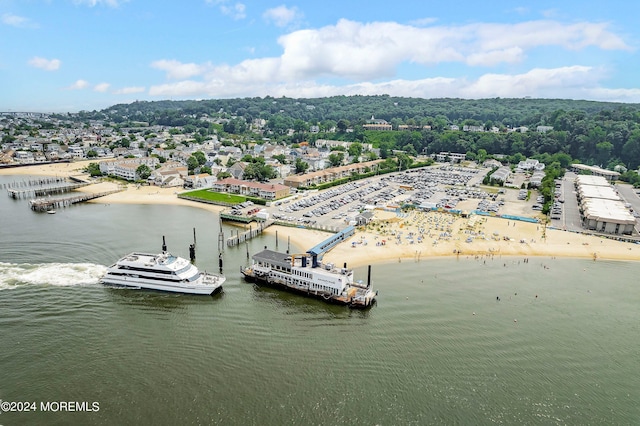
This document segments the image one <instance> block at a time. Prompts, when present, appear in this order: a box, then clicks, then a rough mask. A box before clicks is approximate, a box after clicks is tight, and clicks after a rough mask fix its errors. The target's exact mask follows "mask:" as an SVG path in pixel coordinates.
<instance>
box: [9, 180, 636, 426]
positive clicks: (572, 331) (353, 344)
mask: <svg viewBox="0 0 640 426" xmlns="http://www.w3.org/2000/svg"><path fill="white" fill-rule="evenodd" d="M16 179H19V178H7V177H0V183H2V182H7V181H11V180H16ZM0 218H1V224H2V225H1V226H0V341H1V342H2V343H1V345H2V346H1V348H2V349H1V350H0V399H2V400H4V401H36V402H37V404H38V411H39V408H40V407H39V404H40V402H47V401H87V402H90V403H91V402H94V401H96V402H98V403H99V411H97V412H89V413H83V412H48V413H43V412H30V413H2V414H0V424H1V425H4V426H8V425H18V424H35V425H51V424H60V425H67V424H118V425H119V424H154V425H156V424H203V425H206V424H234V425H235V424H238V425H250V424H255V425H285V424H300V425H316V424H317V425H334V424H346V425H355V424H358V425H360V424H361V425H426V424H460V425H467V424H472V425H477V424H570V425H587V424H593V425H601V424H629V425H636V424H639V423H640V408H639V405H638V403H637V401H638V398H639V397H640V379H639V377H640V363H639V362H638V360H639V359H640V338H639V336H640V325H639V321H638V319H639V315H638V313H639V312H640V287H639V286H638V284H637V279H636V277H637V276H638V274H639V273H640V264H638V263H624V262H604V261H598V262H592V261H582V260H560V259H556V260H552V259H548V258H545V259H535V258H531V259H530V261H529V263H525V262H523V261H522V259H512V258H509V259H507V258H502V259H500V258H495V259H493V260H486V263H485V262H484V261H483V260H474V259H467V258H461V259H457V260H456V259H446V260H426V261H425V260H422V261H421V262H419V263H415V262H413V261H405V262H403V263H392V264H388V265H375V266H374V268H373V284H374V286H375V287H376V288H377V289H378V290H379V291H380V295H379V303H378V304H377V305H376V306H375V307H374V308H373V309H371V310H369V311H351V310H348V309H347V308H343V307H339V306H332V305H325V304H323V303H322V302H320V301H315V300H310V299H305V298H301V297H299V296H295V295H290V294H287V293H281V292H278V291H275V290H265V289H257V288H254V287H253V286H252V285H251V284H247V283H244V282H243V281H241V279H240V274H239V272H238V269H239V267H240V265H242V264H244V263H245V262H246V249H245V248H244V247H241V248H237V249H235V250H229V249H227V250H226V251H225V253H224V261H225V273H226V276H227V282H226V285H225V291H224V293H223V294H222V295H220V296H217V297H214V298H211V297H206V296H205V297H197V296H183V295H172V294H162V293H154V292H147V291H135V290H115V289H109V288H104V287H102V286H100V285H99V284H98V279H99V277H100V275H101V273H102V272H103V271H104V270H105V265H108V264H110V263H112V262H113V261H114V260H116V259H117V258H119V257H120V256H121V255H123V254H125V253H127V252H129V251H133V250H151V251H157V250H159V249H160V245H161V240H162V235H166V237H167V244H168V246H169V249H170V250H171V251H173V252H175V253H176V254H179V255H182V256H187V255H188V246H189V244H190V243H191V242H192V238H193V228H194V227H195V228H196V231H197V248H198V259H197V262H196V263H197V265H198V266H199V267H200V268H201V269H208V270H216V269H217V235H218V230H219V229H218V218H217V216H215V215H214V214H212V213H209V212H206V211H202V210H199V209H195V208H185V207H170V206H125V205H122V206H121V205H108V206H107V205H100V204H96V205H90V204H87V205H79V206H74V207H71V208H67V209H62V210H59V211H58V213H57V214H55V215H47V214H36V213H33V212H31V211H30V210H29V208H28V206H27V204H26V201H14V200H11V199H9V198H8V197H7V196H6V194H5V193H3V194H0ZM229 229H230V228H225V232H226V236H228V235H229ZM264 245H268V246H269V247H270V248H275V238H274V237H262V238H260V239H256V240H254V241H253V242H252V243H251V245H250V251H251V252H252V253H253V252H255V251H258V250H259V249H261V248H262V247H263V246H264ZM285 246H286V242H283V241H280V247H279V248H280V249H282V250H284V249H286V247H285ZM304 248H305V249H306V247H304ZM347 261H348V260H347ZM356 274H357V275H358V276H359V277H361V278H363V279H364V278H365V275H366V268H360V269H358V270H356ZM536 295H537V298H536ZM498 296H499V297H500V299H501V300H500V301H499V302H498V301H497V300H496V297H498Z"/></svg>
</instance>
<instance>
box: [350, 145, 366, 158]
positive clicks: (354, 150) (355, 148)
mask: <svg viewBox="0 0 640 426" xmlns="http://www.w3.org/2000/svg"><path fill="white" fill-rule="evenodd" d="M362 150H363V147H362V144H361V143H360V142H354V143H352V144H351V145H349V149H348V151H349V155H350V156H352V157H355V158H358V157H360V155H361V154H362Z"/></svg>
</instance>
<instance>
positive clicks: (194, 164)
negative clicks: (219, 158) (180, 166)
mask: <svg viewBox="0 0 640 426" xmlns="http://www.w3.org/2000/svg"><path fill="white" fill-rule="evenodd" d="M199 165H200V163H198V159H197V158H196V157H194V156H193V155H192V156H191V157H189V158H188V159H187V168H188V169H189V171H190V172H192V171H194V170H195V169H197V168H198V166H199Z"/></svg>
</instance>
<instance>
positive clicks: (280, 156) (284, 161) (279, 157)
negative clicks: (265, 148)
mask: <svg viewBox="0 0 640 426" xmlns="http://www.w3.org/2000/svg"><path fill="white" fill-rule="evenodd" d="M271 158H273V159H274V160H278V161H279V162H280V164H287V156H286V155H284V154H276V155H272V156H271Z"/></svg>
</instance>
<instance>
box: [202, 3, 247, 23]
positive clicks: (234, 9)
mask: <svg viewBox="0 0 640 426" xmlns="http://www.w3.org/2000/svg"><path fill="white" fill-rule="evenodd" d="M206 2H207V3H208V4H212V5H214V6H218V8H219V9H220V12H222V14H224V15H227V16H231V17H232V18H233V19H235V20H239V19H244V18H246V17H247V12H246V10H247V6H246V5H245V4H244V3H240V2H236V3H233V2H232V1H230V0H206Z"/></svg>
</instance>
